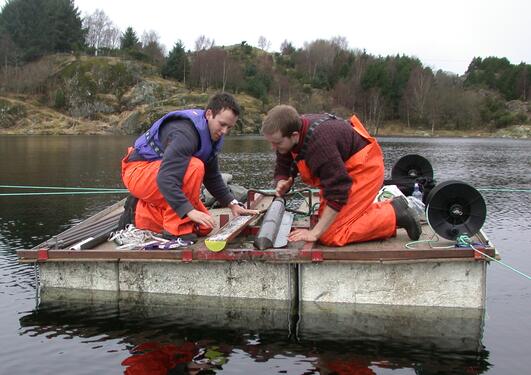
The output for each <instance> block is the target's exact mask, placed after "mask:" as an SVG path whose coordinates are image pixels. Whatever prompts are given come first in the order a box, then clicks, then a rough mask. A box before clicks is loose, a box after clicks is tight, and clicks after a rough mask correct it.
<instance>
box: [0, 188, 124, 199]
mask: <svg viewBox="0 0 531 375" xmlns="http://www.w3.org/2000/svg"><path fill="white" fill-rule="evenodd" d="M127 192H128V190H125V189H120V190H118V189H116V190H105V191H65V192H50V193H0V197H13V196H26V195H77V194H123V193H127Z"/></svg>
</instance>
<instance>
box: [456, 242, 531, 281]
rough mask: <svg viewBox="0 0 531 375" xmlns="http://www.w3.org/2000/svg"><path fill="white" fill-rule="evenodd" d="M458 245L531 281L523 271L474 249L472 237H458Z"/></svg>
mask: <svg viewBox="0 0 531 375" xmlns="http://www.w3.org/2000/svg"><path fill="white" fill-rule="evenodd" d="M456 245H457V246H460V247H470V248H471V249H473V250H474V251H475V252H477V253H479V254H481V255H483V256H484V257H485V258H487V259H489V260H492V261H493V262H496V263H499V264H501V265H502V266H504V267H507V268H508V269H510V270H511V271H514V272H516V273H517V274H519V275H521V276H523V277H525V278H527V279H528V280H531V276H529V275H526V274H525V273H523V272H522V271H519V270H517V269H516V268H514V267H511V266H510V265H508V264H507V263H504V262H502V261H501V260H498V259H495V258H493V257H491V256H489V255H487V254H485V253H483V252H482V251H480V250H479V249H476V248H475V247H474V244H473V243H472V239H471V238H470V237H468V236H467V235H466V234H462V235H460V236H459V237H457V239H456Z"/></svg>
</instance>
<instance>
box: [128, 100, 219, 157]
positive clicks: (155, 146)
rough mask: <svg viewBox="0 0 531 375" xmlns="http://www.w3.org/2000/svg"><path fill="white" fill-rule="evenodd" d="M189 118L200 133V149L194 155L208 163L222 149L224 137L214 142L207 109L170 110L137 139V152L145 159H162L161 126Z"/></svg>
mask: <svg viewBox="0 0 531 375" xmlns="http://www.w3.org/2000/svg"><path fill="white" fill-rule="evenodd" d="M178 119H188V120H190V121H192V122H193V123H194V126H195V128H196V130H197V132H198V133H199V143H200V145H199V150H197V151H196V152H195V153H194V156H195V157H197V158H199V159H201V160H202V161H203V163H205V164H206V163H208V162H209V161H210V160H211V159H212V158H213V157H215V156H216V155H217V154H218V153H219V151H220V150H221V146H222V145H223V137H221V138H220V139H219V140H218V141H217V142H215V143H212V139H211V138H210V131H209V130H208V122H207V119H206V118H205V111H204V110H202V109H186V110H182V111H173V112H169V113H167V114H166V115H164V116H163V117H161V118H160V119H158V120H157V121H155V122H154V123H153V125H151V128H149V130H148V131H146V132H145V133H144V134H142V135H141V136H140V137H138V138H137V140H136V141H135V150H136V153H137V154H138V155H140V156H142V157H143V158H144V160H148V161H152V160H159V159H162V155H164V148H163V147H162V144H161V143H160V138H159V131H160V127H161V126H162V125H163V124H164V123H166V122H167V121H169V120H178Z"/></svg>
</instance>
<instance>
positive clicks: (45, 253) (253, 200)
mask: <svg viewBox="0 0 531 375" xmlns="http://www.w3.org/2000/svg"><path fill="white" fill-rule="evenodd" d="M314 198H315V197H314ZM272 200H273V197H269V196H264V195H260V194H251V195H250V197H249V199H248V202H247V205H248V207H250V208H253V209H257V210H266V209H267V208H268V207H269V206H270V205H271V202H272ZM124 203H125V200H122V201H120V202H118V203H116V204H114V205H112V206H110V207H108V208H106V209H105V210H103V211H101V212H99V213H97V214H95V215H94V216H92V217H90V218H88V219H86V220H84V221H82V222H81V223H79V224H77V225H76V226H74V227H73V228H70V229H69V230H67V231H65V232H63V233H61V234H59V235H57V236H54V237H52V238H51V239H50V240H48V241H46V242H43V243H42V244H39V245H38V246H36V247H34V248H32V249H28V250H19V251H17V255H18V258H19V261H20V262H23V263H33V264H35V266H36V269H37V270H38V272H37V273H38V284H39V285H38V287H39V288H40V289H43V290H50V289H54V288H60V289H65V288H66V289H72V290H92V291H107V292H118V293H120V292H124V293H125V292H133V293H134V292H140V293H148V294H149V293H155V294H157V295H160V294H162V295H168V296H169V295H179V296H203V297H234V298H238V299H254V300H256V301H258V300H275V301H284V302H288V303H297V304H308V303H309V304H312V303H325V304H328V303H332V304H337V303H341V304H361V305H367V304H369V305H393V306H421V307H422V306H423V307H449V308H472V309H483V308H484V307H485V295H486V272H487V265H488V263H489V261H488V259H487V258H485V257H484V256H483V255H481V254H480V253H479V252H478V251H476V250H477V249H480V250H481V252H482V253H483V254H485V255H488V256H489V257H496V256H497V254H496V249H495V248H494V246H493V245H492V244H491V243H490V241H489V240H488V238H487V237H486V235H485V234H484V233H483V231H481V230H480V231H478V233H476V234H475V235H474V236H473V237H471V239H472V241H473V242H474V243H475V244H479V245H476V246H475V247H457V246H455V241H450V240H445V239H443V238H439V240H438V242H437V244H436V246H433V243H431V242H428V240H433V238H436V237H437V235H436V233H435V232H434V230H433V229H432V228H431V227H430V226H429V225H428V223H424V224H423V228H422V236H421V239H420V240H426V242H422V241H418V242H416V243H415V246H408V247H406V244H407V243H409V242H410V240H409V238H408V236H407V233H406V232H405V230H403V229H399V230H398V231H397V234H396V236H395V237H393V238H390V239H387V240H382V241H370V242H365V243H359V244H351V245H347V246H343V247H327V246H322V245H320V244H319V243H313V242H290V243H287V245H286V246H285V247H282V248H267V249H262V250H259V249H258V248H257V247H256V246H255V244H254V240H255V237H256V235H257V233H258V231H259V229H260V224H261V218H260V217H257V218H255V219H254V220H250V222H249V223H246V225H245V227H244V228H241V231H239V232H238V233H237V235H236V236H233V237H231V238H229V240H228V241H227V244H226V245H225V246H224V247H223V249H222V250H220V251H211V250H210V249H209V248H208V247H207V246H206V244H205V240H206V241H208V238H198V240H197V241H196V242H195V243H194V244H192V245H189V246H185V247H179V248H173V249H150V250H145V249H140V250H119V249H118V245H117V244H116V243H114V242H112V241H104V242H103V243H100V244H98V245H96V246H94V247H91V248H88V249H83V250H72V249H70V247H71V246H70V245H69V246H65V244H66V242H65V241H64V239H65V238H68V234H69V231H70V233H72V231H78V232H79V231H80V230H89V229H90V228H93V227H97V226H98V225H100V226H101V225H102V223H105V222H109V221H112V220H113V218H117V217H119V216H120V214H121V213H122V212H123V210H124ZM308 205H309V202H307V201H305V200H302V202H301V203H300V206H299V207H298V211H299V212H300V211H304V210H307V209H308V208H309V207H308ZM310 206H311V204H310ZM211 213H212V215H213V216H214V218H215V221H216V223H217V226H216V228H215V229H214V232H216V231H219V229H220V228H221V227H223V226H224V225H226V224H227V223H230V222H231V220H232V217H231V212H230V210H229V209H227V208H212V209H211ZM314 219H315V217H314V215H309V216H302V215H294V219H293V222H292V223H291V227H292V228H310V226H311V225H312V223H313V222H314Z"/></svg>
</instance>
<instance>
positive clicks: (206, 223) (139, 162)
mask: <svg viewBox="0 0 531 375" xmlns="http://www.w3.org/2000/svg"><path fill="white" fill-rule="evenodd" d="M239 114H240V107H239V105H238V103H237V102H236V100H235V99H234V97H233V96H232V95H230V94H227V93H221V94H217V95H215V96H214V97H212V98H211V99H210V101H209V103H208V105H207V107H206V109H205V110H202V109H188V110H178V111H173V112H170V113H168V114H166V115H164V116H163V117H162V118H160V119H159V120H157V121H155V122H154V123H153V125H152V126H151V127H150V128H149V130H148V131H147V132H145V133H144V134H142V135H141V136H140V137H139V138H138V139H137V140H136V141H135V144H134V147H129V150H128V153H127V155H126V157H125V158H124V159H123V160H122V180H123V182H124V184H125V186H126V187H127V189H128V190H129V191H130V192H131V195H132V196H134V197H136V198H137V199H138V203H137V205H136V211H135V213H134V224H135V226H136V227H137V228H140V229H148V230H150V231H153V232H156V233H162V234H163V235H164V236H165V237H166V238H173V237H184V238H193V237H196V236H197V235H200V236H205V235H207V234H208V233H209V232H210V231H211V230H212V228H213V227H214V219H213V217H212V215H211V214H210V213H209V212H208V210H207V209H206V207H205V206H204V205H203V203H202V202H201V199H200V190H201V184H204V185H205V187H206V189H207V190H208V191H209V192H210V193H211V194H212V195H213V196H214V197H215V198H216V199H217V200H218V201H219V202H220V203H221V205H223V206H229V207H230V208H231V210H232V213H233V215H235V216H238V215H241V214H252V213H254V212H255V211H252V210H246V209H244V208H242V207H240V206H239V205H238V201H237V200H236V199H235V198H234V195H233V194H232V193H231V191H230V189H229V188H228V187H227V185H226V184H225V182H224V181H223V179H222V177H221V173H220V170H219V165H218V156H217V155H218V153H219V152H220V151H221V147H222V145H223V137H224V136H225V134H227V133H228V132H229V131H230V129H232V128H233V127H234V125H235V124H236V121H237V120H238V116H239Z"/></svg>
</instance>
